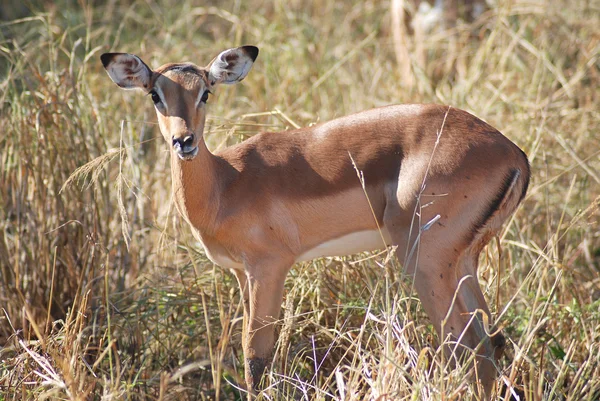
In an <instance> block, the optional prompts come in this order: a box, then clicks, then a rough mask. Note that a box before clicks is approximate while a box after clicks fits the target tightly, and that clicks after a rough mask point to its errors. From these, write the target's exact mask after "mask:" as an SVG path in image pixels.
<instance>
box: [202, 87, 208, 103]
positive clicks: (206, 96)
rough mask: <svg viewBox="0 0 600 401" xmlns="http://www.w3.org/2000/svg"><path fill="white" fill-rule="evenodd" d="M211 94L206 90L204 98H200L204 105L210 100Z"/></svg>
mask: <svg viewBox="0 0 600 401" xmlns="http://www.w3.org/2000/svg"><path fill="white" fill-rule="evenodd" d="M209 94H210V91H209V90H205V91H204V93H203V94H202V97H201V98H200V101H201V102H202V103H206V102H207V100H208V95H209Z"/></svg>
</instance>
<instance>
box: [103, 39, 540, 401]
mask: <svg viewBox="0 0 600 401" xmlns="http://www.w3.org/2000/svg"><path fill="white" fill-rule="evenodd" d="M257 56H258V49H257V48H256V47H254V46H242V47H238V48H234V49H229V50H225V51H223V52H221V53H220V54H219V55H218V56H217V57H216V58H215V59H213V61H211V62H210V63H209V65H208V66H207V67H199V66H196V65H193V64H190V63H185V64H166V65H164V66H162V67H160V68H158V69H156V70H152V69H150V68H149V67H148V66H147V64H146V63H144V62H143V61H142V60H141V59H140V58H139V57H137V56H134V55H131V54H124V53H108V54H104V55H102V63H103V64H104V66H105V68H106V70H107V71H108V73H109V75H110V77H111V79H112V80H113V81H114V82H116V83H117V84H118V85H119V86H120V87H123V88H126V89H141V90H142V91H143V92H145V93H148V94H149V95H151V98H152V101H153V102H154V104H155V109H156V114H157V117H158V121H159V126H160V129H161V132H162V134H163V136H164V138H165V140H166V142H167V146H169V147H170V149H171V155H172V156H171V170H172V180H173V191H174V200H175V204H176V206H177V208H178V210H179V211H180V213H181V214H182V216H183V217H184V218H185V219H186V221H188V222H189V223H190V226H191V227H192V230H193V231H194V233H195V234H196V235H197V236H198V238H199V239H200V240H201V241H202V244H203V246H204V248H205V250H206V253H207V255H208V256H209V258H210V259H211V260H213V261H214V262H215V263H216V264H219V265H221V266H222V267H225V268H228V269H230V270H231V271H232V272H233V273H234V274H235V275H236V277H237V279H238V281H239V284H240V289H241V291H242V296H243V298H244V322H245V323H244V340H243V346H244V355H245V360H246V361H245V362H246V383H247V385H248V389H249V397H250V398H252V394H253V393H254V392H255V391H258V390H259V389H260V380H261V377H262V374H263V371H264V369H265V367H266V366H267V365H268V361H269V358H270V355H271V352H272V350H273V344H274V341H275V331H274V322H276V321H277V319H278V316H279V311H280V308H281V301H282V297H283V290H284V282H285V277H286V275H287V273H288V271H289V269H290V268H291V267H292V265H293V264H294V263H295V262H297V261H302V260H310V259H313V258H315V257H321V256H334V255H347V254H351V253H356V252H362V251H369V250H374V249H380V248H385V247H388V246H391V245H393V246H394V249H395V251H396V255H397V257H398V259H399V260H400V261H401V262H402V265H403V268H404V270H405V272H406V273H407V275H409V276H410V277H411V278H412V280H413V283H414V288H415V289H416V290H417V292H418V294H419V297H420V299H421V302H422V305H423V308H424V309H425V310H426V311H427V313H428V315H429V317H430V318H431V320H432V322H433V324H434V325H435V327H436V329H437V331H438V333H439V334H440V335H441V336H443V338H442V340H450V342H446V344H452V342H456V341H458V342H459V343H460V345H461V346H460V347H450V348H449V349H448V351H449V352H448V353H447V355H451V356H452V357H453V358H455V359H456V360H459V359H460V358H462V357H463V356H465V355H468V353H469V352H468V351H465V350H469V349H470V350H472V351H473V352H475V353H476V354H477V357H476V358H475V359H474V362H473V363H474V364H475V365H476V373H477V374H476V375H474V377H477V379H478V383H481V384H482V385H483V388H484V389H485V391H486V392H487V393H488V394H489V393H490V390H491V388H492V386H493V383H494V379H495V377H496V368H495V365H494V358H495V357H496V358H497V357H499V355H500V354H501V350H502V347H503V345H504V340H503V337H502V335H501V334H500V333H496V332H495V330H494V325H493V317H492V316H491V314H490V311H489V309H488V307H487V304H486V302H485V299H484V297H483V294H482V292H481V289H480V287H479V284H478V282H477V263H478V256H479V253H480V252H481V250H482V249H483V247H484V246H485V245H486V244H487V242H489V240H490V239H491V238H492V237H493V236H494V235H496V234H497V233H498V232H499V230H500V229H501V226H502V224H503V223H504V222H505V221H506V220H507V218H508V217H509V216H510V215H511V213H513V212H514V211H515V209H516V208H517V206H518V204H519V202H520V201H521V200H522V199H523V197H524V194H525V191H526V190H527V185H528V181H529V165H528V162H527V158H526V157H525V155H524V153H523V152H522V151H521V150H520V149H519V148H518V147H517V146H515V145H514V144H513V143H512V142H511V141H509V140H508V139H507V138H506V137H504V136H503V135H502V134H500V133H499V132H498V131H497V130H496V129H494V128H492V127H491V126H489V125H488V124H486V123H484V122H483V121H481V120H479V119H478V118H476V117H474V116H472V115H470V114H468V113H467V112H464V111H461V110H458V109H455V108H452V107H448V106H439V105H404V106H389V107H382V108H378V109H373V110H369V111H364V112H361V113H356V114H352V115H350V116H346V117H342V118H339V119H336V120H334V121H330V122H326V123H323V124H319V125H316V126H313V127H310V128H304V129H300V130H294V131H285V132H277V133H264V134H259V135H256V136H255V137H253V138H251V139H249V140H247V141H245V142H243V143H241V144H239V145H237V146H233V147H231V148H229V149H226V150H224V151H223V152H221V153H219V154H213V153H212V152H210V150H209V149H208V148H207V147H206V143H205V140H204V124H205V121H206V103H207V102H208V101H209V95H210V94H211V93H212V92H213V91H214V90H215V89H216V88H217V87H218V86H219V85H220V84H233V83H236V82H239V81H241V80H242V79H244V77H246V75H247V74H248V73H249V71H250V69H251V67H252V65H253V63H254V61H255V59H256V57H257ZM447 336H449V337H447Z"/></svg>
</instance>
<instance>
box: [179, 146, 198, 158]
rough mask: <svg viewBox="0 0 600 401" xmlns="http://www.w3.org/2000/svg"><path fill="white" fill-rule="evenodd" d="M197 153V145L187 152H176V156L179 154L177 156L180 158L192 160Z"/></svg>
mask: <svg viewBox="0 0 600 401" xmlns="http://www.w3.org/2000/svg"><path fill="white" fill-rule="evenodd" d="M197 154H198V147H197V146H196V147H195V148H194V149H192V150H191V151H189V152H177V156H179V158H180V159H181V160H188V161H189V160H192V159H193V158H194V157H196V155H197Z"/></svg>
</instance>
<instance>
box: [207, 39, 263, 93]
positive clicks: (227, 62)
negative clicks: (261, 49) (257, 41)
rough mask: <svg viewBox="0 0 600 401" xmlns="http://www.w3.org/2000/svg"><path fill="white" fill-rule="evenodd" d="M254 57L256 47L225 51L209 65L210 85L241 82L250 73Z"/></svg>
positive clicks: (256, 53)
mask: <svg viewBox="0 0 600 401" xmlns="http://www.w3.org/2000/svg"><path fill="white" fill-rule="evenodd" d="M256 57H258V47H255V46H242V47H236V48H235V49H229V50H225V51H224V52H222V53H221V54H219V55H218V56H217V57H216V58H215V59H214V60H213V61H211V63H210V64H209V72H208V79H209V81H210V83H211V85H215V84H218V83H222V84H235V83H236V82H239V81H241V80H242V79H244V78H245V77H246V75H248V72H250V69H251V68H252V64H254V60H256Z"/></svg>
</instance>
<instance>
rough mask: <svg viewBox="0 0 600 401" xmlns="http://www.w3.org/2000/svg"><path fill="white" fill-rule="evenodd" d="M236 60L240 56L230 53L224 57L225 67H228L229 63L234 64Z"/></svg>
mask: <svg viewBox="0 0 600 401" xmlns="http://www.w3.org/2000/svg"><path fill="white" fill-rule="evenodd" d="M238 58H240V56H239V55H238V54H237V53H234V52H231V53H229V54H228V55H226V56H225V61H227V65H229V64H230V63H232V62H234V61H235V60H237V59H238Z"/></svg>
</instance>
